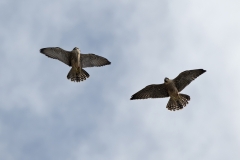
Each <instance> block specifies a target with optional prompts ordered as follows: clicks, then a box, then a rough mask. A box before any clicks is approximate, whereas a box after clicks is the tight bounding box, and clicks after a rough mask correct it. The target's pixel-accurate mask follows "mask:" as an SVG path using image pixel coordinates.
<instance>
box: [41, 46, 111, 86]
mask: <svg viewBox="0 0 240 160" xmlns="http://www.w3.org/2000/svg"><path fill="white" fill-rule="evenodd" d="M40 53H42V54H45V55H46V56H48V57H50V58H53V59H58V60H59V61H62V62H63V63H65V64H67V65H69V66H71V67H72V68H71V70H70V71H69V73H68V75H67V78H68V79H70V80H71V81H75V82H80V81H84V80H86V79H87V78H88V77H89V74H88V73H87V72H86V71H85V70H84V69H83V68H86V67H100V66H104V65H109V64H111V62H109V61H108V60H107V59H106V58H104V57H101V56H98V55H95V54H92V53H90V54H82V53H81V51H80V49H79V48H77V47H75V48H73V50H72V51H65V50H64V49H62V48H59V47H49V48H42V49H40Z"/></svg>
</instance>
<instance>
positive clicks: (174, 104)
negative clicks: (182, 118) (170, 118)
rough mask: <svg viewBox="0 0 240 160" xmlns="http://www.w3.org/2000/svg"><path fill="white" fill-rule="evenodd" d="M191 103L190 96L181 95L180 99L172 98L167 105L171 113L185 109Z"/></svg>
mask: <svg viewBox="0 0 240 160" xmlns="http://www.w3.org/2000/svg"><path fill="white" fill-rule="evenodd" d="M188 101H190V96H189V95H186V94H179V99H173V98H170V99H169V101H168V104H167V107H166V108H167V109H168V110H170V111H175V110H180V109H183V107H185V106H186V105H187V104H188Z"/></svg>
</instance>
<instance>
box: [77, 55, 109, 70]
mask: <svg viewBox="0 0 240 160" xmlns="http://www.w3.org/2000/svg"><path fill="white" fill-rule="evenodd" d="M80 59H81V64H82V67H83V68H86V67H100V66H105V65H109V64H111V62H109V61H108V60H107V59H106V58H104V57H101V56H98V55H95V54H81V58H80Z"/></svg>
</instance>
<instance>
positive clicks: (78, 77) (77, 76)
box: [67, 67, 89, 82]
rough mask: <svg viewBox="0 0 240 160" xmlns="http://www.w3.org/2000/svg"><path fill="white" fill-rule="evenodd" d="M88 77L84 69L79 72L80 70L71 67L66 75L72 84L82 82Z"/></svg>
mask: <svg viewBox="0 0 240 160" xmlns="http://www.w3.org/2000/svg"><path fill="white" fill-rule="evenodd" d="M88 77H89V74H88V73H87V72H86V71H85V70H84V69H81V71H80V68H78V69H76V68H73V67H72V68H71V70H70V71H69V73H68V75H67V78H68V79H70V80H71V81H74V82H80V81H84V80H86V79H87V78H88Z"/></svg>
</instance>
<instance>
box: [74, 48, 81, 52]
mask: <svg viewBox="0 0 240 160" xmlns="http://www.w3.org/2000/svg"><path fill="white" fill-rule="evenodd" d="M73 50H76V51H78V52H81V51H80V49H79V48H78V47H74V48H73Z"/></svg>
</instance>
